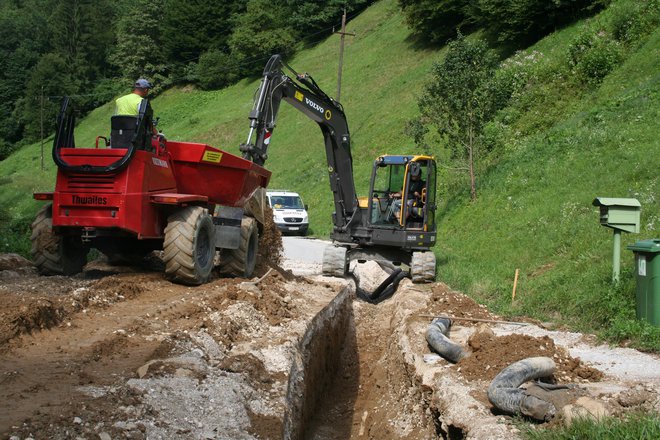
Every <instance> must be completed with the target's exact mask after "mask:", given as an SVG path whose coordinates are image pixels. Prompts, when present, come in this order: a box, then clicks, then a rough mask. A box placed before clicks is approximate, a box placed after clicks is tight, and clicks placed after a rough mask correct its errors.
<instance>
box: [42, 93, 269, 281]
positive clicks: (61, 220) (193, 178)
mask: <svg viewBox="0 0 660 440" xmlns="http://www.w3.org/2000/svg"><path fill="white" fill-rule="evenodd" d="M74 125H75V117H74V112H73V108H72V106H71V103H70V100H69V99H68V98H65V99H64V100H63V103H62V107H61V109H60V113H59V116H58V121H57V131H56V135H55V140H54V142H53V160H54V161H55V163H56V164H57V166H58V172H57V181H56V184H55V191H53V192H40V193H35V194H34V198H35V199H37V200H48V201H51V203H49V204H48V205H46V206H44V207H43V208H42V209H41V210H40V211H39V213H38V214H37V216H36V219H35V220H34V222H33V224H32V236H31V240H32V256H33V260H34V263H35V265H36V266H37V268H38V269H39V271H40V272H41V273H43V274H47V275H48V274H64V275H71V274H75V273H78V272H80V271H81V270H82V268H83V266H84V265H85V264H86V262H87V254H88V252H89V250H90V249H91V248H95V249H98V250H99V251H101V252H103V253H104V254H106V255H107V256H108V257H109V259H110V260H111V261H112V260H115V261H121V260H124V261H131V260H135V259H140V258H143V257H144V256H145V255H147V254H148V253H150V252H152V251H154V250H162V251H163V261H164V263H165V274H166V276H167V277H168V278H169V279H171V280H173V281H175V282H179V283H183V284H189V285H197V284H202V283H204V282H206V281H207V280H208V278H209V276H210V274H211V271H212V270H213V268H214V267H215V265H216V263H218V266H219V268H220V270H221V271H222V272H224V273H227V274H231V275H235V276H241V277H249V276H251V275H252V272H253V270H254V267H255V264H256V256H257V248H258V241H259V233H260V231H261V230H262V225H263V222H264V212H263V209H264V203H265V188H266V186H267V185H268V181H269V179H270V172H269V171H268V170H266V169H265V168H263V167H261V166H259V165H257V164H255V163H254V162H251V161H249V160H246V159H243V158H241V157H238V156H235V155H233V154H230V153H227V152H226V151H222V150H220V149H218V148H214V147H212V146H210V145H206V144H200V143H190V142H172V141H168V140H166V139H165V138H164V137H163V136H154V135H153V134H152V127H153V113H152V111H151V108H150V106H149V102H148V100H144V101H143V103H142V105H141V107H140V111H139V114H138V116H137V117H133V116H113V117H112V118H111V134H110V138H109V139H107V138H105V137H103V136H99V137H97V138H96V144H95V145H94V146H91V147H82V148H81V147H77V146H76V144H75V139H74ZM99 144H101V145H99ZM218 257H219V258H218Z"/></svg>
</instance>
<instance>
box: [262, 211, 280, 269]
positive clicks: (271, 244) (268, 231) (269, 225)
mask: <svg viewBox="0 0 660 440" xmlns="http://www.w3.org/2000/svg"><path fill="white" fill-rule="evenodd" d="M264 220H265V224H264V225H263V229H262V231H261V236H260V237H259V252H258V253H257V267H256V269H255V274H256V275H257V276H261V275H263V274H264V273H266V271H267V270H268V269H269V268H270V267H279V265H280V264H281V262H282V255H283V252H284V247H283V246H282V233H281V232H280V230H279V229H278V227H277V225H276V224H275V221H274V220H273V210H272V209H271V208H270V206H265V207H264Z"/></svg>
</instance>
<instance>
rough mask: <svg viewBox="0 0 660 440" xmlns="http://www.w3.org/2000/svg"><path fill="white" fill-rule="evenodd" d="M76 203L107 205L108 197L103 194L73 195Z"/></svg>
mask: <svg viewBox="0 0 660 440" xmlns="http://www.w3.org/2000/svg"><path fill="white" fill-rule="evenodd" d="M73 204H74V205H107V204H108V198H107V197H101V196H76V195H74V196H73Z"/></svg>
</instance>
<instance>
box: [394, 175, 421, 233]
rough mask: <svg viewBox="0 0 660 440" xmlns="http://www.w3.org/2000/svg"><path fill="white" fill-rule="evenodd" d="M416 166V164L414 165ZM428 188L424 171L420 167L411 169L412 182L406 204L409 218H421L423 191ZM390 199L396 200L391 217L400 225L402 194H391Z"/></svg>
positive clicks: (409, 185)
mask: <svg viewBox="0 0 660 440" xmlns="http://www.w3.org/2000/svg"><path fill="white" fill-rule="evenodd" d="M414 165H416V164H414ZM425 187H426V182H425V181H424V180H422V170H421V167H419V166H413V167H411V169H410V182H409V184H408V197H407V199H406V200H407V202H406V204H407V205H408V218H410V217H420V216H419V212H420V209H418V208H421V203H422V202H421V201H422V191H423V190H424V188H425ZM390 198H392V199H394V201H392V204H391V205H390V213H391V214H390V216H388V217H390V218H391V217H392V216H393V217H394V218H395V219H396V222H397V223H398V222H399V220H400V216H401V192H400V191H399V192H395V193H391V194H390Z"/></svg>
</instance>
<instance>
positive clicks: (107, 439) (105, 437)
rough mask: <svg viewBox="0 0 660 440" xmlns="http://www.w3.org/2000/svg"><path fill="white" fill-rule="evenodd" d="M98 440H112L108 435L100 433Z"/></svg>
mask: <svg viewBox="0 0 660 440" xmlns="http://www.w3.org/2000/svg"><path fill="white" fill-rule="evenodd" d="M99 439H100V440H112V437H110V434H108V433H107V432H101V433H99Z"/></svg>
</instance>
